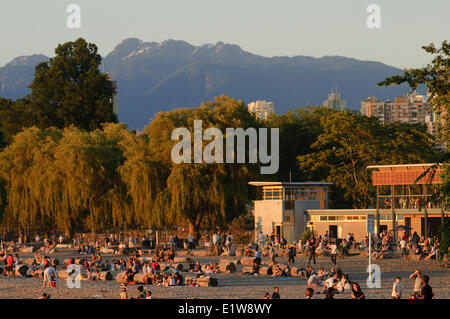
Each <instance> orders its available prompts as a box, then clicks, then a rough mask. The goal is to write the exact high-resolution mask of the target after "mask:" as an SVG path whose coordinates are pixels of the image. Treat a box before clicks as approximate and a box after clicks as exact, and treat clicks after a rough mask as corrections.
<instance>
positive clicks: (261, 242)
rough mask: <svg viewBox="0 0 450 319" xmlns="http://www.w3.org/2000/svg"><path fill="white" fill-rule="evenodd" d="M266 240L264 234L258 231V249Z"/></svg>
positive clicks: (262, 246) (261, 247) (262, 247)
mask: <svg viewBox="0 0 450 319" xmlns="http://www.w3.org/2000/svg"><path fill="white" fill-rule="evenodd" d="M265 242H266V236H264V234H263V232H260V233H259V249H261V250H262V249H264V245H265Z"/></svg>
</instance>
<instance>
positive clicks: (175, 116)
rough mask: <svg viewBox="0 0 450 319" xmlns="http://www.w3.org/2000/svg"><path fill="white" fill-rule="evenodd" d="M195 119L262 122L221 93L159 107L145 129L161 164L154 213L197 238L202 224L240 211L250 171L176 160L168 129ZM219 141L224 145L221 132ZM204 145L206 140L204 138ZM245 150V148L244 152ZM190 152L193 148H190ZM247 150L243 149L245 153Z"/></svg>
mask: <svg viewBox="0 0 450 319" xmlns="http://www.w3.org/2000/svg"><path fill="white" fill-rule="evenodd" d="M194 120H202V125H203V128H204V129H207V128H209V127H215V128H219V129H220V130H221V131H222V132H225V130H226V128H243V129H246V128H249V127H254V128H257V127H259V126H260V125H261V123H259V122H258V121H257V120H256V119H255V118H254V117H253V116H252V115H251V114H249V113H248V111H247V109H246V107H245V105H244V103H242V101H236V100H234V99H231V98H229V97H227V96H220V97H218V98H216V99H215V101H213V102H209V103H206V104H203V105H202V106H200V107H199V108H195V109H180V110H175V111H172V112H165V113H159V114H158V115H157V116H156V118H155V120H153V121H152V122H151V123H150V125H149V126H148V127H147V128H146V129H145V131H144V133H145V134H146V135H147V136H148V138H149V145H150V150H151V151H152V153H153V157H154V158H155V160H157V161H158V162H159V163H160V165H161V166H162V170H161V173H162V174H163V175H165V177H163V179H164V178H165V179H166V183H165V187H164V189H162V191H161V192H160V193H159V194H157V196H156V197H155V204H154V207H153V210H152V212H153V214H154V215H155V217H156V216H160V218H159V222H160V223H162V224H163V225H173V224H178V225H180V224H184V225H187V226H188V228H189V232H190V234H192V235H194V236H196V237H197V238H198V231H199V229H200V227H201V226H206V227H213V226H223V225H225V224H226V223H227V222H230V221H231V220H232V219H233V218H234V217H236V216H238V215H241V214H243V213H245V211H246V203H247V201H248V181H249V179H250V177H251V176H253V175H254V174H255V170H256V168H257V167H256V165H254V164H252V165H249V164H225V163H224V164H217V163H213V164H205V163H195V164H194V163H192V164H189V163H186V164H183V163H182V164H175V163H174V162H172V159H171V156H170V154H171V150H172V147H173V146H174V144H175V143H176V142H175V141H172V140H171V133H172V131H173V130H174V129H175V128H178V127H185V128H188V129H189V131H190V132H191V136H192V133H193V123H194ZM223 138H224V143H223V145H225V136H223ZM203 144H204V145H203V146H205V145H206V144H208V142H205V141H203ZM247 153H248V152H247ZM192 154H193V152H192ZM247 156H248V154H247Z"/></svg>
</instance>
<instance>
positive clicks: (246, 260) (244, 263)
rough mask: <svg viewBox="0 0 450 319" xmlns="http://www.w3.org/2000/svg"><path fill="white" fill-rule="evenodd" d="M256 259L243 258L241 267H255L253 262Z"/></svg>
mask: <svg viewBox="0 0 450 319" xmlns="http://www.w3.org/2000/svg"><path fill="white" fill-rule="evenodd" d="M254 259H255V257H242V258H241V265H242V266H253V260H254Z"/></svg>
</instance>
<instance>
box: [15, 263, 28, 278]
mask: <svg viewBox="0 0 450 319" xmlns="http://www.w3.org/2000/svg"><path fill="white" fill-rule="evenodd" d="M14 271H15V273H16V276H21V277H26V276H27V271H28V266H27V265H17V266H16V267H15V269H14Z"/></svg>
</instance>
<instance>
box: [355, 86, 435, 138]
mask: <svg viewBox="0 0 450 319" xmlns="http://www.w3.org/2000/svg"><path fill="white" fill-rule="evenodd" d="M361 114H362V115H365V116H368V117H371V116H374V117H376V118H378V120H379V121H380V123H381V124H386V123H394V122H403V123H409V124H416V123H423V124H425V125H426V126H427V130H428V132H429V133H430V134H433V135H434V134H436V130H437V125H436V124H437V121H438V117H437V116H436V115H435V113H434V112H433V110H432V109H431V107H430V106H429V105H428V102H427V100H426V98H425V96H424V95H419V94H416V92H414V93H412V94H409V95H405V96H402V97H396V98H394V102H392V101H389V100H379V99H377V98H376V97H368V98H367V99H365V100H363V101H361Z"/></svg>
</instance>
